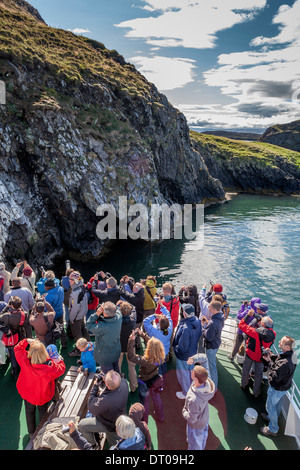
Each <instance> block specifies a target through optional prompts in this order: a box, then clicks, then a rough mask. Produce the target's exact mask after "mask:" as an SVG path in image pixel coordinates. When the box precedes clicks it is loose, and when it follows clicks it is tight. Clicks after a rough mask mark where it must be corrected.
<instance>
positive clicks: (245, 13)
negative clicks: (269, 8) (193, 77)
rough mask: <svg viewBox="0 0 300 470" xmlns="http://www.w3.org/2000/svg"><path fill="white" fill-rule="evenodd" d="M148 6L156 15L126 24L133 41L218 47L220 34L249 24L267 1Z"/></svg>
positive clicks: (151, 1)
mask: <svg viewBox="0 0 300 470" xmlns="http://www.w3.org/2000/svg"><path fill="white" fill-rule="evenodd" d="M145 3H146V5H145V7H147V9H148V10H149V11H151V12H153V13H156V14H157V15H156V16H150V17H148V18H135V19H132V20H128V21H123V22H122V23H119V24H117V25H116V26H118V27H120V28H128V29H129V31H128V32H127V33H126V36H127V37H129V38H141V39H145V41H146V43H147V44H150V45H152V46H160V47H179V46H180V47H188V48H196V49H205V48H213V47H215V43H216V40H217V36H216V33H217V32H219V31H222V30H224V29H228V28H231V27H232V26H234V25H235V24H239V23H242V22H245V21H249V20H251V19H252V18H253V15H254V13H255V12H257V11H259V10H260V9H262V8H264V7H265V6H266V3H267V0H226V1H224V0H205V1H204V0H201V1H200V0H199V1H196V0H186V1H185V2H183V1H182V0H164V1H163V0H145Z"/></svg>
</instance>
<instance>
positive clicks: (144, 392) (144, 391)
mask: <svg viewBox="0 0 300 470" xmlns="http://www.w3.org/2000/svg"><path fill="white" fill-rule="evenodd" d="M161 386H162V379H161V377H160V378H159V379H157V380H156V382H154V384H153V385H152V387H151V388H148V387H147V385H146V384H145V382H143V381H142V380H140V379H138V390H139V402H140V403H141V404H142V405H144V408H145V412H144V417H143V421H145V422H146V423H148V416H149V400H150V396H151V398H152V403H153V407H154V412H155V417H156V419H157V420H158V421H163V420H164V408H163V402H162V399H161V396H160V389H161Z"/></svg>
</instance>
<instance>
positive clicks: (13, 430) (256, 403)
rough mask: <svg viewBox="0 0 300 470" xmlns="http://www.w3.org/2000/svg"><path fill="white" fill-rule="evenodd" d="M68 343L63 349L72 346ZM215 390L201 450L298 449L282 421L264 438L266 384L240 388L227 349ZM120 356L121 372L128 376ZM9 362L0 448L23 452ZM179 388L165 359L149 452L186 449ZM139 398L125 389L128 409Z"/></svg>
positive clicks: (19, 405)
mask: <svg viewBox="0 0 300 470" xmlns="http://www.w3.org/2000/svg"><path fill="white" fill-rule="evenodd" d="M72 346H73V345H72V342H71V341H70V344H69V345H68V351H71V350H72ZM62 355H63V356H64V358H65V362H66V366H67V369H68V368H69V367H70V366H71V365H76V358H69V357H68V355H67V352H66V350H65V349H64V350H63V351H62ZM217 359H218V361H217V365H218V374H219V390H218V391H217V393H216V395H215V396H214V398H213V399H212V400H211V401H210V404H209V408H210V422H209V435H208V440H207V446H206V450H243V449H245V447H246V446H248V447H251V448H252V449H253V450H298V446H297V443H296V440H295V439H294V438H293V437H289V436H286V435H284V427H285V425H284V419H283V418H282V421H281V422H280V431H279V433H278V436H277V437H265V436H263V435H262V434H261V433H260V432H259V428H260V427H261V426H262V425H263V422H262V420H261V418H260V413H261V412H262V411H264V405H265V401H266V392H267V384H264V385H263V387H262V395H261V397H259V398H254V397H253V395H252V394H251V390H250V391H249V392H244V391H242V390H241V388H240V381H241V366H240V365H239V364H237V363H236V362H234V363H232V362H231V361H230V360H229V359H228V358H227V352H226V351H219V352H218V356H217ZM126 366H127V364H126V360H125V358H124V361H123V366H122V372H124V373H125V374H127V367H126ZM10 372H11V369H10V365H9V362H8V361H7V363H6V364H5V365H2V366H1V367H0V383H1V386H0V403H1V408H0V423H1V432H0V450H4V449H5V450H23V449H25V447H26V445H27V443H28V441H29V436H28V433H27V427H26V420H25V410H24V404H23V402H22V400H21V398H20V396H19V394H18V392H17V390H16V382H15V380H14V379H13V378H12V377H11V374H10ZM178 390H179V387H178V383H177V379H176V372H175V360H174V359H173V360H172V361H171V362H169V363H168V375H167V380H166V386H165V389H164V391H163V392H162V399H163V403H164V411H165V421H164V422H163V423H161V424H156V422H155V420H154V418H153V416H152V415H151V413H152V409H151V406H150V416H149V423H148V424H149V428H150V432H151V436H152V443H153V450H164V451H185V450H187V443H186V434H185V433H186V422H185V420H184V419H183V418H182V414H181V410H182V407H183V404H184V401H183V400H179V399H178V398H177V397H176V395H175V393H176V391H178ZM136 401H138V394H137V392H135V393H129V400H128V408H129V407H130V405H131V404H132V403H134V402H136ZM247 408H254V409H255V410H257V412H258V420H257V423H256V424H254V425H253V424H248V423H247V422H246V421H245V419H244V414H245V410H246V409H247Z"/></svg>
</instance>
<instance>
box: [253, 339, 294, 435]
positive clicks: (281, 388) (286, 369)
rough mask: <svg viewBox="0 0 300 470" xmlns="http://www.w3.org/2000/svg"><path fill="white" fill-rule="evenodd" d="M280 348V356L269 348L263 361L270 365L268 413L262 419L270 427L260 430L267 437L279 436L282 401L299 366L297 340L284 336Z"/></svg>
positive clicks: (263, 414)
mask: <svg viewBox="0 0 300 470" xmlns="http://www.w3.org/2000/svg"><path fill="white" fill-rule="evenodd" d="M279 347H280V349H281V353H280V354H272V351H271V350H270V348H268V349H267V350H266V354H265V355H264V356H263V361H264V362H266V363H267V365H268V382H269V388H268V396H267V402H266V410H267V413H262V418H263V419H264V420H265V421H266V422H267V423H268V425H267V426H264V427H262V428H260V431H261V432H262V433H263V434H264V435H265V436H277V433H278V430H279V426H278V418H279V415H280V413H281V403H282V399H283V397H284V395H285V394H286V393H287V391H288V390H289V389H290V388H291V385H292V380H293V376H294V372H295V369H296V365H297V355H296V353H295V351H294V348H295V340H294V339H293V338H291V337H290V336H284V337H283V338H281V340H280V341H279Z"/></svg>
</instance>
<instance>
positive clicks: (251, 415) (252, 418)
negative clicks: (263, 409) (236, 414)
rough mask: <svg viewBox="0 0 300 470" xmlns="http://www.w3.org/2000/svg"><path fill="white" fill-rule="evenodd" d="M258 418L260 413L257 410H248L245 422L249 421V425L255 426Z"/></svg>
mask: <svg viewBox="0 0 300 470" xmlns="http://www.w3.org/2000/svg"><path fill="white" fill-rule="evenodd" d="M257 416H258V413H257V411H256V410H254V408H247V409H246V412H245V415H244V419H245V421H247V423H248V424H255V423H256V421H257Z"/></svg>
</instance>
